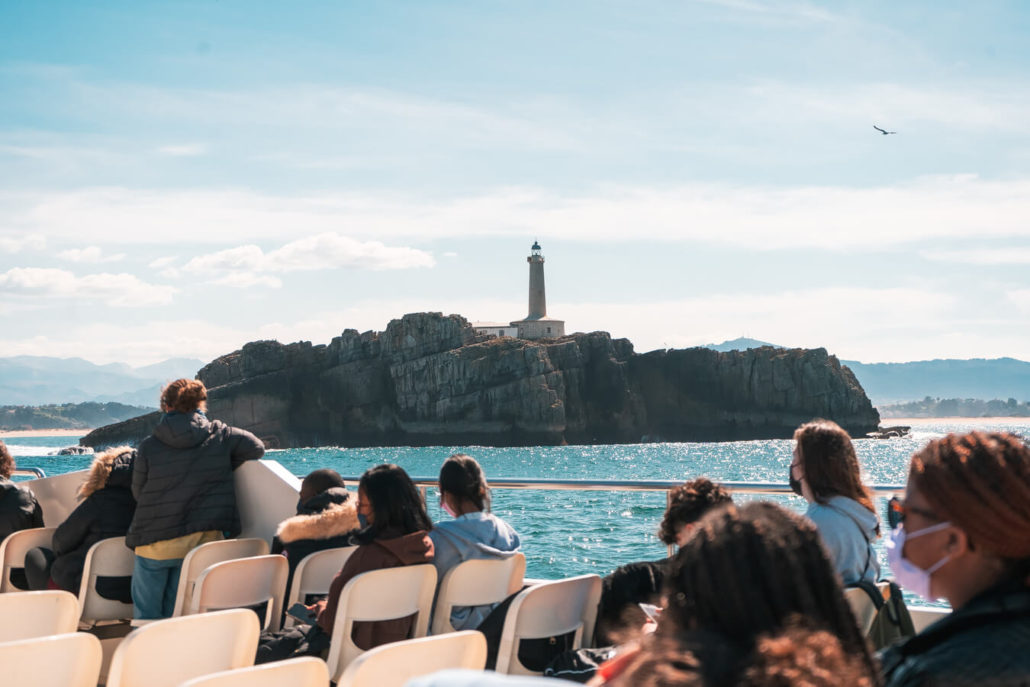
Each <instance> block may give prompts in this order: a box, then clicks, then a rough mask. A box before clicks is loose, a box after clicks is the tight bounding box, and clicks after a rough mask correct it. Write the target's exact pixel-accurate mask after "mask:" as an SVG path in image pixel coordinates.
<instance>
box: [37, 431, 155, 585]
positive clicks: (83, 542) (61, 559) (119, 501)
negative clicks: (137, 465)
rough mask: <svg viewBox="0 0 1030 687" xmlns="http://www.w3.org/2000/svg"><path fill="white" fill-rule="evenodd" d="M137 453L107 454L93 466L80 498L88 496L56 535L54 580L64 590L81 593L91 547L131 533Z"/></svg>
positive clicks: (54, 543)
mask: <svg viewBox="0 0 1030 687" xmlns="http://www.w3.org/2000/svg"><path fill="white" fill-rule="evenodd" d="M135 455H136V452H135V451H132V450H129V449H126V450H125V451H124V452H117V453H116V452H114V451H111V452H104V453H102V454H100V455H99V456H97V458H96V459H95V460H94V461H93V465H92V466H91V467H90V475H89V477H88V478H87V480H86V483H85V484H84V485H82V489H81V490H80V492H79V495H80V496H82V497H84V500H83V501H82V503H80V504H79V505H78V506H77V507H76V508H75V510H73V511H72V512H71V515H69V516H68V518H67V519H66V520H65V521H64V522H62V523H61V524H60V525H59V526H58V527H57V531H56V532H54V539H53V550H54V556H55V559H54V565H53V567H52V568H50V577H51V578H53V580H54V582H56V583H57V586H58V587H60V588H61V589H66V590H68V591H70V592H74V593H76V594H78V592H79V583H80V582H81V581H82V566H83V565H84V564H85V562H86V553H87V552H88V551H89V547H91V546H93V545H94V544H96V543H97V542H98V541H101V540H103V539H107V538H109V537H122V536H124V535H125V533H126V532H128V531H129V524H130V523H131V522H132V515H133V513H134V512H135V511H136V499H134V498H132V461H133V458H134V457H135Z"/></svg>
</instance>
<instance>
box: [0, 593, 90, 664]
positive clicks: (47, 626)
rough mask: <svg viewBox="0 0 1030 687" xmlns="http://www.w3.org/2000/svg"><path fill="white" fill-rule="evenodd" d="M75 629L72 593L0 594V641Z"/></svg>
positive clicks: (76, 606) (75, 603)
mask: <svg viewBox="0 0 1030 687" xmlns="http://www.w3.org/2000/svg"><path fill="white" fill-rule="evenodd" d="M78 626H79V603H78V601H77V600H76V599H75V595H74V594H69V593H68V592H64V591H59V590H48V591H44V592H11V593H10V594H0V642H13V641H16V640H21V639H32V638H34V637H48V636H50V635H60V634H65V633H68V632H75V630H76V629H77V628H78ZM2 670H3V664H0V671H2ZM5 681H6V680H5Z"/></svg>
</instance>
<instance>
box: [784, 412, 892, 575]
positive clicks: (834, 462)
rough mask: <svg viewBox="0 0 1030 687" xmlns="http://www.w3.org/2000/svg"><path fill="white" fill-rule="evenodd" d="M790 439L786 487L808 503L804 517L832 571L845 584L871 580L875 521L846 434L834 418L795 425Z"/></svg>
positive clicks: (874, 567)
mask: <svg viewBox="0 0 1030 687" xmlns="http://www.w3.org/2000/svg"><path fill="white" fill-rule="evenodd" d="M794 442H795V443H794V458H793V461H792V462H791V464H790V486H791V489H793V491H794V492H795V493H796V494H798V495H799V496H803V497H804V499H805V500H806V501H808V510H807V511H805V517H806V518H808V519H809V520H811V521H812V522H813V523H815V526H816V528H818V530H819V534H820V536H821V537H822V539H823V544H824V545H825V546H826V551H827V552H828V553H829V554H830V561H831V562H832V563H833V567H834V569H835V570H836V571H837V573H838V574H839V575H840V577H841V580H842V581H843V582H844V584H845V586H847V585H854V584H856V583H859V582H862V581H864V582H869V583H875V582H876V581H877V579H878V578H879V576H880V565H879V563H877V561H876V554H875V553H874V551H873V540H875V539H876V538H877V537H879V536H880V521H879V518H877V517H876V509H875V508H874V507H873V499H872V494H871V493H870V491H869V489H868V487H866V486H865V485H864V484H862V476H861V474H860V471H859V467H858V458H857V456H856V455H855V447H854V446H853V445H852V443H851V437H849V436H848V433H847V432H845V431H844V430H843V429H842V428H841V427H840V425H838V424H837V423H836V422H831V421H830V420H821V419H820V420H812V421H811V422H806V423H805V424H803V425H801V426H800V427H798V428H797V430H796V431H795V432H794Z"/></svg>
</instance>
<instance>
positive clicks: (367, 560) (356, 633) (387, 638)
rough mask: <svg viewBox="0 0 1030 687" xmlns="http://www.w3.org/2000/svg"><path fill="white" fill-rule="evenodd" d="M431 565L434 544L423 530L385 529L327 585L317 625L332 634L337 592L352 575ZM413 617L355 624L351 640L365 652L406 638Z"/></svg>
mask: <svg viewBox="0 0 1030 687" xmlns="http://www.w3.org/2000/svg"><path fill="white" fill-rule="evenodd" d="M432 562H433V542H432V540H430V539H429V535H428V534H427V533H426V531H425V530H417V531H415V532H411V533H410V534H402V533H401V532H400V531H399V530H384V531H383V532H380V533H379V536H378V537H376V539H374V540H373V541H372V542H371V543H369V544H362V545H361V546H359V547H358V548H357V550H355V551H354V553H353V554H351V557H350V558H348V559H347V562H346V563H344V565H343V569H342V570H340V572H338V573H337V574H336V577H334V578H333V581H332V584H330V585H329V597H328V598H327V599H325V600H324V601H319V602H318V603H317V604H315V608H316V614H317V623H318V626H319V627H320V628H322V630H323V631H324V632H325V633H326V634H328V635H332V633H333V624H334V623H335V621H336V609H337V606H338V604H339V603H340V592H342V591H343V588H344V586H345V585H346V584H347V583H348V582H350V581H351V580H352V579H353V578H354V576H355V575H360V574H361V573H364V572H369V571H371V570H380V569H382V568H399V567H401V566H404V565H419V564H422V563H432ZM414 622H415V617H414V616H410V617H407V618H398V619H397V620H384V621H380V622H356V623H354V629H353V630H352V633H351V637H352V638H353V640H354V643H355V644H356V645H358V646H359V647H360V648H362V649H365V650H368V649H371V648H373V647H377V646H379V645H380V644H386V643H387V642H398V641H401V640H403V639H408V636H409V635H410V634H411V629H412V627H413V625H414Z"/></svg>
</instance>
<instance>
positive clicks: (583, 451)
mask: <svg viewBox="0 0 1030 687" xmlns="http://www.w3.org/2000/svg"><path fill="white" fill-rule="evenodd" d="M924 422H926V424H919V425H916V426H914V427H913V432H912V434H911V435H910V436H908V437H905V438H901V439H885V440H877V439H860V440H857V441H856V442H855V447H856V450H857V452H858V456H859V460H860V462H861V464H862V468H863V471H864V473H865V476H866V481H867V482H868V483H874V484H904V481H905V476H906V473H907V469H908V460H909V457H910V456H911V455H912V453H913V451H915V450H916V449H918V448H920V447H922V446H923V445H924V444H926V442H927V441H929V440H930V439H932V438H935V437H939V436H942V435H944V434H946V433H948V432H962V431H968V430H971V429H990V430H996V431H1012V432H1016V433H1021V434H1030V423H1027V422H1026V421H1022V422H1020V421H1019V420H1012V421H1005V420H1001V421H995V420H990V421H981V420H975V419H973V420H941V421H924ZM887 424H895V422H894V421H888V422H887ZM6 441H7V444H8V446H9V447H10V449H11V451H12V453H13V454H14V455H15V458H16V461H17V463H18V466H19V467H38V468H42V469H43V470H44V471H46V473H47V474H48V475H49V474H59V473H63V472H68V471H72V470H80V469H83V468H85V467H86V466H87V465H88V464H89V462H90V460H91V457H90V456H52V455H48V454H49V453H50V452H52V451H55V450H57V449H58V448H61V447H63V446H69V445H72V444H75V443H77V442H78V437H10V438H7V439H6ZM791 450H792V444H791V442H790V441H788V440H769V441H737V442H725V443H669V444H625V445H614V446H538V447H529V448H490V447H482V446H448V447H429V448H363V449H343V448H311V449H288V450H281V451H270V452H269V453H268V456H267V457H268V458H272V459H274V460H277V461H279V462H280V463H282V464H283V465H284V466H286V468H287V469H289V470H290V471H291V472H293V473H294V474H296V475H298V476H303V475H305V474H306V473H308V472H310V471H311V470H314V469H316V468H321V467H331V468H333V469H335V470H337V471H338V472H340V474H342V475H344V476H345V477H357V476H360V475H361V473H362V472H363V471H364V470H366V469H367V468H369V467H371V466H373V465H376V464H379V463H383V462H394V463H397V464H399V465H401V466H402V467H403V468H404V469H405V470H407V471H408V473H409V474H411V475H412V476H414V477H435V476H436V475H437V473H438V471H439V467H440V464H441V463H442V462H443V460H444V459H445V458H446V457H447V456H449V455H450V454H452V453H455V452H458V451H462V452H465V453H468V454H470V455H472V456H475V457H476V459H477V460H479V462H480V463H481V464H482V466H483V469H484V470H485V471H486V474H487V478H488V479H489V478H490V477H536V478H548V477H550V478H556V479H669V480H679V479H690V478H693V477H696V476H699V475H707V476H709V477H710V478H712V479H713V480H716V481H718V480H728V481H757V482H777V483H784V484H785V483H786V480H787V469H788V466H789V464H790V457H791ZM744 498H747V497H744ZM754 498H758V497H754ZM766 498H775V499H776V500H779V501H780V502H782V503H784V504H786V505H787V506H789V507H791V508H794V509H796V510H798V511H803V510H804V508H805V502H804V500H803V499H801V498H800V497H793V496H790V497H766ZM428 501H429V509H430V515H431V516H432V517H433V519H434V521H435V520H437V519H439V518H441V517H446V516H445V515H443V513H442V511H441V510H440V508H439V507H438V505H437V498H436V494H435V492H434V491H433V490H430V492H429V498H428ZM883 505H884V504H883V502H882V500H881V501H880V503H879V507H880V509H881V514H882V508H883ZM664 508H665V497H664V494H661V493H657V492H655V493H647V492H644V493H641V492H635V493H627V492H570V491H515V490H503V489H496V490H494V492H493V510H494V512H495V513H496V514H497V515H499V516H501V517H502V518H504V519H505V520H507V521H508V522H510V523H511V524H512V525H513V526H514V527H515V528H516V529H517V530H518V532H519V533H520V534H521V535H522V538H523V550H524V552H525V554H526V559H527V575H528V576H529V577H538V578H557V577H564V576H569V575H577V574H583V573H598V574H602V575H603V574H606V573H608V572H610V571H611V570H612V569H613V568H614V567H616V566H617V565H619V564H621V563H625V562H629V561H634V560H643V559H656V558H660V557H663V556H664V555H665V547H664V545H662V544H661V543H660V542H659V541H658V539H657V537H656V536H655V531H656V530H657V528H658V524H659V522H660V520H661V516H662V512H663V511H664ZM880 556H881V565H882V566H883V569H884V570H886V559H885V558H884V556H883V551H882V547H881V550H880Z"/></svg>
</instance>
